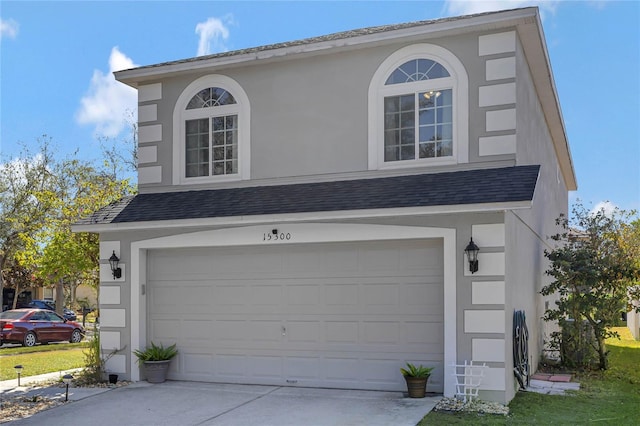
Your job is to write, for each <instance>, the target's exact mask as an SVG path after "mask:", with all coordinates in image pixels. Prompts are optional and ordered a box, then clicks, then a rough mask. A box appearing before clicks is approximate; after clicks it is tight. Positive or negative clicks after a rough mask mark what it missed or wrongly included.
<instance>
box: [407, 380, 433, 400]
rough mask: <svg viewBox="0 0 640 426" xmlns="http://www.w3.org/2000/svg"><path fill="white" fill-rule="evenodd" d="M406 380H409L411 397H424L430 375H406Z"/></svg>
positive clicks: (408, 389) (408, 386)
mask: <svg viewBox="0 0 640 426" xmlns="http://www.w3.org/2000/svg"><path fill="white" fill-rule="evenodd" d="M404 380H405V381H406V382H407V392H408V393H409V398H424V396H425V393H426V392H427V380H429V378H428V377H410V376H404Z"/></svg>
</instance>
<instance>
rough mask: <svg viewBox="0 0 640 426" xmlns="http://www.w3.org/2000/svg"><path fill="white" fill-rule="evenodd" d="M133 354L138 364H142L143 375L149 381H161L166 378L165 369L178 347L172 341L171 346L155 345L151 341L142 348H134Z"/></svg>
mask: <svg viewBox="0 0 640 426" xmlns="http://www.w3.org/2000/svg"><path fill="white" fill-rule="evenodd" d="M133 354H134V355H135V356H136V357H137V358H138V364H143V365H144V371H145V375H146V376H147V381H148V382H149V383H162V382H164V381H165V380H167V370H168V369H169V364H170V363H171V360H172V359H173V357H174V356H176V355H177V354H178V349H177V348H176V344H175V343H174V344H173V345H171V346H167V347H165V346H163V345H162V343H161V344H159V345H156V344H155V343H153V342H151V346H147V348H146V349H144V350H139V349H136V350H135V351H133Z"/></svg>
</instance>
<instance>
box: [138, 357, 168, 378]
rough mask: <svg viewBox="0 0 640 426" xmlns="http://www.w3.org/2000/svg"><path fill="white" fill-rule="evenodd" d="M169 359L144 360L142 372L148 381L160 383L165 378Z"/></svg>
mask: <svg viewBox="0 0 640 426" xmlns="http://www.w3.org/2000/svg"><path fill="white" fill-rule="evenodd" d="M170 363H171V360H170V359H168V360H165V361H145V362H144V372H145V375H146V376H147V382H149V383H162V382H164V381H165V380H167V370H169V364H170Z"/></svg>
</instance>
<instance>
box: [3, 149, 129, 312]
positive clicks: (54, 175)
mask: <svg viewBox="0 0 640 426" xmlns="http://www.w3.org/2000/svg"><path fill="white" fill-rule="evenodd" d="M74 157H75V156H71V157H68V158H63V159H56V158H55V157H54V156H53V154H52V150H51V148H50V140H45V142H44V143H41V146H40V152H39V153H37V154H35V155H34V154H32V153H30V152H28V151H25V152H23V154H22V155H21V157H20V158H18V159H13V160H11V161H10V162H7V163H4V164H3V165H2V166H0V167H1V168H0V170H2V171H3V173H4V174H3V176H2V180H1V181H2V183H1V185H2V186H3V188H2V189H3V192H2V194H3V195H2V196H1V198H0V214H1V215H2V218H1V219H2V224H3V225H2V227H1V228H0V244H2V246H1V247H2V255H3V257H2V259H4V261H3V264H2V265H0V266H1V267H2V271H3V273H4V275H6V276H8V275H7V274H6V272H7V271H8V268H9V267H14V266H19V267H21V268H23V269H26V270H28V271H30V274H31V276H32V277H33V279H39V280H41V282H44V283H46V284H47V285H54V284H55V285H58V286H59V288H60V287H61V286H65V287H66V289H67V290H68V292H69V293H70V294H71V295H72V298H73V295H74V294H75V288H76V287H77V285H79V284H81V283H85V284H90V285H93V286H97V284H98V279H99V277H98V267H99V253H98V252H99V241H98V235H97V234H90V233H86V232H83V233H74V232H71V225H72V224H73V223H75V222H77V221H78V220H79V219H80V218H82V217H85V216H88V215H90V214H91V213H93V212H95V211H96V210H98V209H100V208H102V207H104V206H106V205H108V204H109V203H112V202H114V201H116V200H118V199H120V198H121V197H123V196H125V195H128V194H130V193H132V192H133V191H135V188H134V187H133V186H132V185H131V183H130V182H129V180H128V179H121V178H118V176H117V171H118V168H117V165H113V164H111V163H110V161H109V158H107V159H104V160H103V163H102V164H101V166H100V167H96V166H95V165H94V164H93V163H91V162H88V161H84V160H79V159H77V158H74ZM5 188H6V190H5ZM9 284H10V285H12V286H17V283H16V282H12V283H9ZM58 293H61V292H58ZM63 304H64V301H62V302H61V303H57V306H62V305H63Z"/></svg>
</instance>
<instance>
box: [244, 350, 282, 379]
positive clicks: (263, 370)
mask: <svg viewBox="0 0 640 426" xmlns="http://www.w3.org/2000/svg"><path fill="white" fill-rule="evenodd" d="M249 369H250V370H249V375H250V376H251V377H255V378H257V379H268V380H269V381H270V382H278V381H281V380H282V376H283V370H282V357H281V356H280V355H272V356H266V355H265V356H254V357H251V362H250V366H249Z"/></svg>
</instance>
